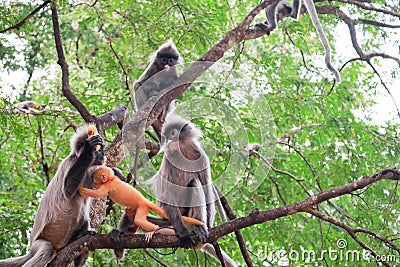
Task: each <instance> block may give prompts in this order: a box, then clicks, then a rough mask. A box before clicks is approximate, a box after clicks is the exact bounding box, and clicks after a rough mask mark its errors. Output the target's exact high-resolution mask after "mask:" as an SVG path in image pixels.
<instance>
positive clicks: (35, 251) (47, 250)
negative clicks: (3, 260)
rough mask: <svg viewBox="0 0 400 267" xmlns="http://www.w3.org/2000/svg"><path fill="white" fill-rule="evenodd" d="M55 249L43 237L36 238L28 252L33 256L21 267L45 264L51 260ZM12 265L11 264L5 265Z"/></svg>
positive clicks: (34, 266) (35, 266)
mask: <svg viewBox="0 0 400 267" xmlns="http://www.w3.org/2000/svg"><path fill="white" fill-rule="evenodd" d="M54 253H55V250H54V248H53V246H52V245H51V243H50V242H49V241H47V240H44V239H38V240H36V241H34V242H33V244H32V246H31V250H30V252H29V254H31V255H33V257H32V258H31V259H30V260H29V261H27V262H26V263H25V264H24V265H22V267H37V266H46V265H47V263H49V262H50V261H51V259H52V258H53V256H54ZM7 266H12V265H7Z"/></svg>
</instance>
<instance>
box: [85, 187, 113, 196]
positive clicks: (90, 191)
mask: <svg viewBox="0 0 400 267" xmlns="http://www.w3.org/2000/svg"><path fill="white" fill-rule="evenodd" d="M108 192H109V189H108V188H106V187H105V186H101V187H100V188H98V189H95V190H93V189H89V188H85V187H79V194H81V195H84V196H87V197H94V198H102V197H104V196H106V195H107V194H108Z"/></svg>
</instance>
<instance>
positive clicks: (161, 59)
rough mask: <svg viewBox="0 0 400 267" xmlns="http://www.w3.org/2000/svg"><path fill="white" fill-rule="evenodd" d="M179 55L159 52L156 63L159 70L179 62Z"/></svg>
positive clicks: (167, 68) (166, 68)
mask: <svg viewBox="0 0 400 267" xmlns="http://www.w3.org/2000/svg"><path fill="white" fill-rule="evenodd" d="M178 59H179V57H177V56H175V55H171V54H157V58H156V64H157V67H158V69H159V70H163V69H165V70H169V68H170V67H172V66H174V65H176V64H177V63H178Z"/></svg>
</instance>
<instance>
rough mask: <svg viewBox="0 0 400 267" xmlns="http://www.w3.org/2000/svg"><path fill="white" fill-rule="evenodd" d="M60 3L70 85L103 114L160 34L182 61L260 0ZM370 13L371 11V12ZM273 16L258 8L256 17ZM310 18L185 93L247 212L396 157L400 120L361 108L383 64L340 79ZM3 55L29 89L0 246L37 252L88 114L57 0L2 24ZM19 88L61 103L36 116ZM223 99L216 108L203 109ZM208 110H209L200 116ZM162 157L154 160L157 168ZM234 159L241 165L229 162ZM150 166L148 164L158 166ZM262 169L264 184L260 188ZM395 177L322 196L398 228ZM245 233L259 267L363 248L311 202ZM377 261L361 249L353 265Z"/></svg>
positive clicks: (11, 150) (14, 125)
mask: <svg viewBox="0 0 400 267" xmlns="http://www.w3.org/2000/svg"><path fill="white" fill-rule="evenodd" d="M59 2H60V3H59V5H60V6H59V17H60V24H61V35H62V39H63V46H64V51H65V54H66V59H67V62H68V64H69V70H70V84H71V90H72V91H73V93H74V94H75V95H76V96H77V97H78V98H79V99H80V100H81V101H82V102H83V103H84V104H85V105H86V107H87V108H88V109H89V110H90V111H91V112H93V114H95V115H100V114H102V113H104V112H107V111H109V110H111V109H113V108H115V107H116V106H118V105H125V106H129V107H130V105H131V103H130V102H131V101H132V99H133V82H134V81H135V80H136V79H137V78H138V77H139V76H140V74H141V73H142V72H143V70H144V69H145V68H146V66H147V63H148V57H149V56H150V55H151V53H152V52H154V51H155V49H157V48H158V46H159V45H160V44H161V43H163V42H165V41H166V40H167V39H169V38H172V39H173V40H174V41H175V43H176V44H177V47H178V49H179V51H180V52H181V54H182V56H183V58H184V60H185V65H189V64H190V63H191V62H193V61H194V60H196V59H198V58H199V57H200V56H202V55H203V54H204V53H205V52H206V51H208V50H209V49H210V48H211V47H212V46H213V45H214V44H215V43H216V42H218V41H219V40H220V39H221V38H222V37H223V36H225V34H226V32H227V31H228V30H229V29H231V28H233V27H234V26H235V25H237V24H238V23H240V22H241V21H242V19H243V18H244V16H245V15H246V14H247V13H248V12H249V11H250V10H251V8H252V7H253V6H254V5H255V4H256V2H257V1H237V2H235V3H230V2H229V1H188V0H183V1H178V2H175V1H158V0H157V1H136V2H134V3H133V2H132V1H122V0H120V1H91V2H93V3H96V4H95V5H94V6H91V4H90V3H89V4H88V3H81V4H76V3H75V2H74V1H59ZM84 2H85V1H84ZM86 2H87V1H86ZM380 2H382V3H383V2H384V1H380ZM334 4H335V5H343V4H338V3H334ZM346 6H348V5H346ZM35 7H36V6H35V5H33V4H22V3H17V4H9V3H2V4H0V13H1V15H2V16H0V29H4V28H7V27H9V26H11V25H13V24H15V23H17V22H19V21H21V20H22V19H23V18H24V17H26V16H27V15H28V14H29V13H30V12H31V11H32V10H33V9H34V8H35ZM155 7H156V8H155ZM348 11H349V14H350V15H353V14H355V15H357V14H358V12H360V11H359V9H355V8H354V7H350V8H349V9H348ZM363 15H365V16H366V18H370V19H371V18H374V17H373V15H372V14H363ZM369 16H371V17H369ZM262 19H263V18H260V17H258V18H257V21H259V20H262ZM321 21H322V23H323V24H324V29H325V30H326V33H327V35H328V38H330V41H331V45H332V46H334V45H335V42H334V39H335V38H333V37H332V36H334V34H335V31H334V28H335V27H336V26H337V25H338V24H339V21H338V19H337V18H333V16H321ZM310 29H313V28H311V21H310V19H309V17H308V16H306V15H304V16H301V18H300V20H299V21H298V22H297V21H294V20H292V19H288V18H287V19H284V20H283V21H282V22H280V27H279V28H278V29H277V30H276V31H275V32H274V33H271V35H269V36H265V37H262V38H260V39H257V40H248V41H246V42H245V43H244V44H241V45H240V46H238V47H234V48H233V49H232V50H231V51H229V52H228V53H227V54H226V55H225V58H224V60H223V61H222V64H225V65H224V66H223V71H221V72H218V71H217V70H213V71H215V72H213V71H210V76H206V75H205V76H204V77H202V78H204V80H203V82H198V83H195V84H193V85H192V86H191V88H190V89H189V90H188V91H186V92H185V93H184V95H183V96H182V97H181V98H179V99H178V102H179V103H180V105H181V106H183V105H186V109H185V112H186V113H185V114H186V115H188V116H189V115H191V116H193V117H192V118H193V122H194V123H196V125H198V126H199V128H201V130H202V131H203V134H204V136H203V138H202V139H201V142H202V144H203V145H204V147H205V149H206V151H207V152H208V153H209V155H210V158H211V159H212V161H211V169H212V175H213V178H214V180H215V181H216V183H217V184H218V185H219V186H220V185H221V183H222V185H224V184H226V185H228V186H227V189H226V193H228V194H227V195H226V196H227V198H228V200H229V202H230V205H231V206H232V208H233V210H234V211H235V213H236V215H237V216H246V215H247V214H248V213H249V212H250V211H251V210H253V209H254V208H258V209H263V210H265V209H271V208H274V207H278V206H283V205H286V204H290V203H294V202H296V201H302V200H304V199H305V198H307V197H308V196H309V195H312V194H316V193H318V192H320V191H321V190H327V189H330V188H332V187H336V186H340V185H344V184H346V183H349V182H350V181H353V180H356V179H358V178H360V177H362V176H364V175H368V174H372V173H375V172H377V171H379V170H381V169H383V168H387V167H392V166H396V164H397V163H398V159H399V149H398V142H399V134H400V133H399V130H398V125H396V124H394V123H393V122H391V121H390V120H389V119H388V120H387V121H388V122H387V123H386V124H385V125H380V126H377V125H373V124H372V123H371V121H372V116H370V115H368V113H367V112H363V113H362V115H360V114H361V112H360V111H367V110H369V109H370V108H371V106H372V105H373V104H374V102H373V101H372V100H374V99H375V98H376V95H377V94H378V92H379V91H378V90H380V86H381V85H380V84H378V83H377V82H376V77H375V75H374V73H372V72H371V69H370V68H369V67H368V66H367V65H366V64H364V63H361V62H359V61H354V62H352V63H349V64H348V65H347V66H346V67H345V68H344V69H343V70H341V75H342V79H343V81H342V83H341V84H340V85H335V87H333V89H332V82H331V81H332V75H331V73H330V72H329V71H328V70H326V69H325V65H324V63H323V48H322V46H321V44H320V42H319V40H318V39H317V38H316V33H315V32H314V30H310ZM362 31H363V34H364V36H368V38H367V39H368V40H367V41H366V42H365V43H363V45H362V48H363V49H365V50H366V51H370V50H371V51H376V50H379V49H380V48H381V46H382V44H385V43H389V42H392V40H391V39H390V37H389V36H388V33H389V31H386V30H385V29H384V28H382V29H380V30H378V31H377V30H376V27H371V26H366V27H363V28H362ZM286 32H287V34H286ZM289 36H290V38H289ZM16 40H17V41H19V42H20V43H22V46H21V45H17V41H16ZM242 45H243V47H242ZM301 52H302V53H303V57H304V58H302V54H301ZM333 52H334V53H333V62H334V65H335V66H340V64H341V63H343V62H345V61H346V60H348V59H349V58H351V57H350V56H349V55H347V54H346V53H345V52H344V51H338V50H335V49H334V47H333ZM0 62H1V65H0V71H1V73H7V72H10V73H12V72H13V71H15V70H20V71H22V72H23V73H26V77H29V79H28V78H26V79H24V82H23V85H22V86H21V87H20V88H13V90H14V91H12V93H13V94H12V95H13V96H10V94H9V93H10V92H3V91H2V92H0V95H1V102H0V109H1V111H2V112H1V114H0V125H1V126H2V127H0V151H1V156H0V192H1V194H0V216H1V217H2V220H1V221H0V248H1V249H0V258H7V257H11V256H17V255H22V254H24V253H26V252H27V250H28V245H27V244H28V238H29V233H30V230H31V227H32V224H33V219H34V213H35V211H36V209H37V206H38V204H39V202H40V198H41V196H42V194H43V193H44V190H45V188H46V185H47V184H48V182H49V181H48V180H47V178H46V175H45V172H44V166H45V164H47V165H48V166H49V176H50V178H51V177H52V176H53V175H54V173H55V171H56V170H57V167H58V165H59V163H60V162H61V160H62V159H63V158H64V157H65V156H66V155H67V154H68V153H69V138H70V136H71V135H72V133H73V130H72V129H71V128H68V127H67V126H68V125H70V123H71V122H72V123H75V124H82V123H83V121H82V119H81V118H80V117H79V114H77V112H76V111H75V110H74V109H73V107H72V106H71V105H70V103H69V102H68V101H66V99H65V98H64V97H63V96H62V94H61V93H60V91H61V90H60V88H61V77H60V70H59V66H58V65H57V64H56V62H57V55H56V50H55V45H54V39H53V35H52V24H51V12H50V11H49V9H48V8H46V9H45V10H42V11H40V12H39V13H37V14H36V15H35V16H34V18H32V19H30V20H28V22H27V23H25V24H24V26H22V27H21V28H20V29H19V30H13V31H12V32H7V33H5V34H2V35H0ZM379 63H381V62H379ZM374 64H377V66H378V67H379V64H378V63H375V62H374ZM381 65H382V66H384V65H385V63H381ZM382 71H385V70H382ZM398 75H399V69H398V68H395V69H393V70H391V71H390V73H389V74H388V75H387V76H389V77H390V79H392V80H393V81H395V80H396V79H398ZM210 77H211V78H210ZM18 78H19V79H21V80H22V79H23V78H22V77H18ZM126 80H127V81H128V87H129V88H127V85H126ZM2 88H5V87H2ZM204 99H206V101H205V103H204V102H202V105H204V106H200V105H199V104H198V103H199V102H200V100H204ZM22 100H33V101H34V102H36V103H37V105H40V104H43V105H46V106H48V107H49V108H50V109H51V112H50V111H49V112H45V113H44V114H43V115H37V116H34V115H21V114H19V115H16V114H10V113H12V112H11V111H12V110H13V107H12V105H13V104H15V103H18V102H20V101H22ZM213 101H216V103H218V105H217V107H218V108H217V109H215V110H211V108H210V109H209V110H207V109H206V110H205V107H208V106H207V105H208V104H211V103H214V102H213ZM264 101H267V102H268V104H269V105H268V106H266V105H265V102H264ZM388 105H392V103H389V104H388ZM224 109H226V110H229V112H224ZM204 111H206V112H208V111H209V112H210V114H209V115H207V114H206V115H204V116H197V117H196V114H202V113H203V112H204ZM211 111H212V112H211ZM230 116H231V117H230ZM235 118H239V119H238V120H235ZM228 119H229V120H228ZM226 120H228V121H229V123H226ZM39 131H42V133H43V134H42V135H43V136H42V137H41V136H40V134H39ZM118 132H119V129H117V127H114V128H112V129H110V130H108V131H107V132H106V142H107V144H110V142H111V141H112V140H113V138H114V137H115V135H116V134H117V133H118ZM232 133H234V134H235V137H236V138H237V139H236V140H240V142H238V144H240V146H239V145H238V144H236V143H234V142H232V135H233V134H232ZM285 134H288V135H289V136H290V147H289V146H288V145H285V144H281V143H279V144H276V140H277V139H278V138H279V137H282V136H284V135H285ZM41 138H42V140H41ZM242 140H244V141H246V142H249V143H260V144H262V145H263V148H262V149H261V150H260V151H259V152H260V153H261V154H262V155H264V156H265V157H266V158H267V159H268V160H269V161H270V162H271V163H273V165H274V166H275V167H276V168H277V169H280V170H284V171H287V172H289V173H292V174H293V175H294V176H295V177H297V178H298V180H297V181H296V180H295V179H293V178H290V177H289V176H287V175H285V174H282V173H278V172H273V171H272V170H270V169H269V167H268V166H267V165H266V164H265V163H264V162H262V161H260V160H259V159H256V158H255V157H250V158H248V157H247V156H246V155H244V152H243V151H242V148H243V147H242V146H241V145H242ZM41 141H43V143H44V147H42V146H41ZM286 141H287V140H286ZM161 157H162V155H158V156H157V157H155V158H153V159H152V164H153V165H154V169H155V170H156V169H157V168H158V167H159V164H160V161H161ZM232 160H234V161H233V162H234V163H235V164H237V165H235V167H237V169H229V167H230V166H231V164H232ZM119 167H120V168H121V169H122V170H123V171H124V173H125V174H126V173H128V171H129V169H130V168H131V167H132V166H130V162H129V161H128V160H126V161H124V162H122V164H121V165H120V166H119ZM140 171H142V172H143V175H145V174H146V175H151V171H153V170H151V171H149V170H147V169H146V170H139V172H140ZM145 172H146V173H145ZM144 173H145V174H144ZM224 174H225V175H226V174H229V175H227V178H226V179H227V180H222V181H221V179H220V180H218V178H220V177H224V176H223V175H224ZM217 180H218V182H217ZM254 181H257V183H256V185H257V186H258V185H260V186H259V187H257V186H254V187H252V182H254ZM397 187H398V185H397V183H395V182H392V181H382V182H379V183H377V184H374V185H373V186H371V187H369V188H368V189H366V190H364V191H362V192H356V194H354V195H347V196H343V197H340V198H337V199H333V200H331V202H330V203H324V204H322V205H320V207H319V211H321V212H323V213H326V214H328V215H330V216H332V217H334V218H335V219H337V220H341V221H343V222H345V223H346V224H348V225H351V226H353V227H361V228H365V229H368V230H371V231H373V232H375V233H377V234H380V235H383V236H390V237H391V239H393V240H400V239H399V238H400V236H399V232H398V220H399V217H398V216H399V210H400V204H399V201H398V195H397ZM224 189H225V188H224ZM144 193H146V192H144ZM149 197H151V195H149ZM121 212H122V210H121V209H120V208H119V207H116V209H115V212H111V214H110V215H109V220H107V221H106V222H105V223H104V224H103V225H102V226H101V228H100V229H99V230H98V231H99V232H102V233H106V232H108V231H109V230H111V229H113V228H115V227H117V224H118V220H119V218H120V216H121ZM217 220H218V223H219V222H220V219H219V218H218V219H217ZM243 234H244V238H245V240H246V244H247V246H248V250H249V251H250V252H251V256H252V259H253V261H254V263H255V266H261V265H262V264H265V265H267V266H268V264H270V265H271V266H277V265H281V266H282V265H285V264H286V265H289V264H293V266H303V265H302V264H307V261H306V260H303V259H299V260H290V258H288V256H287V255H286V256H285V255H282V254H279V253H277V252H279V251H286V252H290V251H295V252H296V251H297V252H301V251H312V252H314V253H316V254H317V257H316V260H314V261H312V262H313V263H314V262H317V263H319V264H320V265H323V266H344V264H345V263H344V261H343V260H340V261H338V260H334V259H332V258H331V257H329V256H328V255H327V254H326V253H325V254H324V251H327V250H329V249H331V250H332V249H333V250H338V246H337V242H338V240H345V241H346V242H347V247H346V249H347V250H355V251H359V252H362V249H361V248H360V247H359V245H358V244H356V242H355V241H354V240H353V239H352V238H351V237H350V236H349V235H348V234H347V233H346V232H345V231H344V230H342V229H341V228H339V227H337V226H334V225H332V224H328V223H326V222H323V221H319V220H317V219H316V218H315V217H311V216H309V215H307V214H297V215H293V216H289V217H285V218H280V219H278V220H275V221H270V222H266V223H264V224H261V225H256V226H253V227H250V228H247V229H244V230H243ZM360 238H361V239H362V240H363V241H364V242H366V243H367V244H368V245H369V246H370V247H373V248H374V249H375V250H376V251H377V252H378V254H381V255H392V254H395V252H394V251H391V250H390V249H388V248H387V247H386V246H384V245H383V244H382V243H381V242H379V241H377V240H373V239H371V238H366V237H365V236H363V235H360ZM395 242H396V244H397V245H398V246H399V245H400V244H399V242H398V241H395ZM220 245H221V247H222V248H223V249H224V250H225V251H226V252H228V254H229V255H230V256H231V257H232V258H233V259H234V260H235V261H237V262H239V263H240V265H241V266H243V265H244V262H243V259H242V256H241V253H240V250H239V249H238V246H237V244H236V241H235V237H234V235H233V234H232V235H229V236H227V237H225V238H223V239H221V240H220ZM157 251H159V252H161V253H163V254H165V253H168V254H170V255H166V256H162V255H160V254H158V253H157V252H155V251H152V250H150V253H151V254H153V255H155V256H156V257H157V258H159V259H161V260H162V261H163V262H165V263H167V264H168V265H169V266H179V265H182V266H194V265H196V264H198V265H199V266H204V265H205V264H206V263H207V265H211V266H213V265H216V262H215V261H214V260H213V259H211V258H209V257H208V256H207V258H206V257H205V256H203V254H202V253H201V252H197V253H196V252H194V251H188V250H183V249H179V250H178V251H177V252H176V253H173V251H172V249H165V250H164V249H160V250H157ZM340 251H342V252H343V251H344V250H340ZM292 258H294V257H292ZM369 264H370V263H368V262H366V261H350V262H349V263H348V266H369ZM89 266H118V263H117V261H116V260H115V259H114V258H113V257H112V253H111V251H108V250H98V251H96V252H93V253H91V254H90V259H89ZM119 266H158V263H156V262H155V261H154V260H153V259H152V258H151V257H150V256H149V255H148V254H147V253H145V252H144V251H142V250H129V251H128V253H127V256H126V257H125V259H124V260H123V261H122V262H120V263H119Z"/></svg>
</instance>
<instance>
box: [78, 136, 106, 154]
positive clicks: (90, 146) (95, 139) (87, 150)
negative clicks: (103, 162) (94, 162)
mask: <svg viewBox="0 0 400 267" xmlns="http://www.w3.org/2000/svg"><path fill="white" fill-rule="evenodd" d="M97 145H103V138H101V136H100V135H94V136H92V137H90V138H88V139H86V140H85V141H84V144H83V146H84V147H83V153H82V154H85V155H93V152H94V151H95V149H96V146H97Z"/></svg>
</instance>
